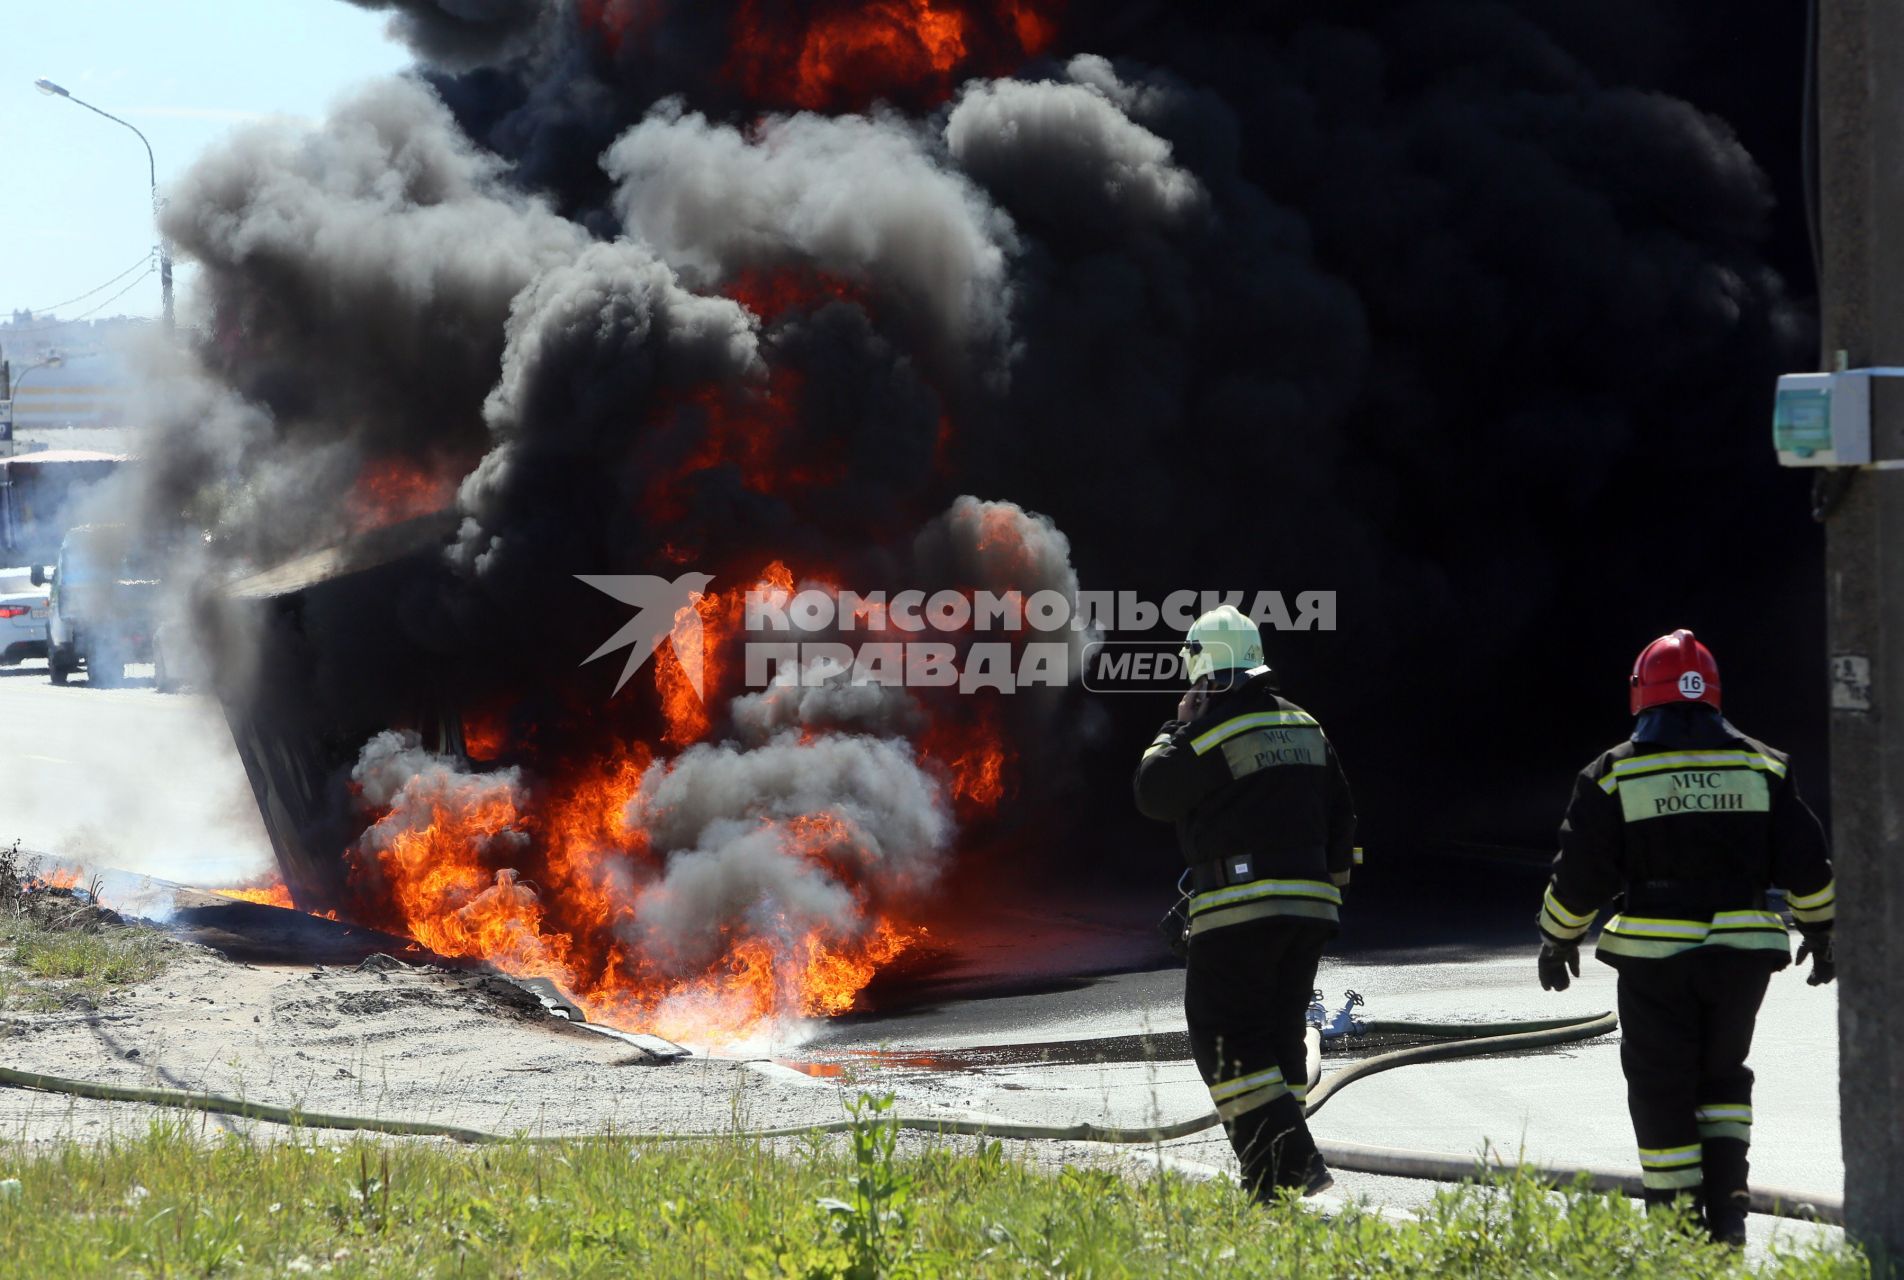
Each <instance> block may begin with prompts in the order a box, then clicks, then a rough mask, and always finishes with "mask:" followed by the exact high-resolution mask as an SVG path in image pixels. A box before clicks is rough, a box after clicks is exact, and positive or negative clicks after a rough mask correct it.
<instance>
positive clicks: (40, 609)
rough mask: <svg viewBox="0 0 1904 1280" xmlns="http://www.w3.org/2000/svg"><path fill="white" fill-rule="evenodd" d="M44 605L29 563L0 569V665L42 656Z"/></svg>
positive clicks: (42, 592) (44, 597) (44, 591)
mask: <svg viewBox="0 0 1904 1280" xmlns="http://www.w3.org/2000/svg"><path fill="white" fill-rule="evenodd" d="M46 605H47V588H45V587H36V586H34V585H33V570H32V568H31V567H30V566H22V567H20V568H18V569H0V665H4V666H11V665H13V664H14V663H16V662H19V661H21V660H22V659H24V658H44V657H45V656H46Z"/></svg>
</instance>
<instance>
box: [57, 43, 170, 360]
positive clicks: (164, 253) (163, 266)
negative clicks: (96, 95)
mask: <svg viewBox="0 0 1904 1280" xmlns="http://www.w3.org/2000/svg"><path fill="white" fill-rule="evenodd" d="M33 87H34V88H36V89H38V90H39V91H40V92H41V93H44V94H47V95H49V96H52V97H55V98H64V99H66V100H67V101H68V102H72V103H76V104H77V105H79V106H82V107H84V108H86V110H88V111H90V112H92V113H93V114H94V115H97V116H104V117H106V119H108V120H110V121H112V122H113V123H114V124H122V125H125V127H126V128H128V129H131V130H132V131H133V132H134V133H135V134H138V136H139V141H140V142H143V143H145V164H146V171H147V173H148V175H149V176H150V177H151V180H152V222H153V225H154V226H155V227H156V226H157V225H158V221H159V166H158V162H157V161H156V160H154V159H153V158H152V144H151V142H149V141H147V139H146V136H145V135H144V134H143V133H139V129H138V126H136V125H134V124H132V123H130V122H129V121H125V120H121V119H120V118H119V117H118V116H116V115H114V114H112V112H110V111H101V110H100V109H99V108H98V107H95V106H94V105H93V104H92V103H90V102H87V101H86V100H85V99H84V98H75V97H74V96H73V95H72V94H71V93H68V92H67V91H66V90H65V89H63V88H61V87H60V86H59V85H56V84H54V83H53V82H52V81H51V80H48V79H46V78H45V77H44V76H42V77H41V78H40V79H38V80H35V81H34V82H33ZM159 295H160V297H161V298H162V299H163V304H164V307H165V327H166V328H167V329H170V328H171V327H172V250H171V249H170V248H169V247H168V246H167V245H166V243H165V232H164V231H163V230H160V231H159Z"/></svg>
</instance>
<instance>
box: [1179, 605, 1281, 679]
mask: <svg viewBox="0 0 1904 1280" xmlns="http://www.w3.org/2000/svg"><path fill="white" fill-rule="evenodd" d="M1178 654H1179V656H1180V657H1182V658H1183V664H1184V668H1185V671H1186V673H1187V674H1188V676H1189V678H1190V683H1191V684H1195V683H1196V682H1197V681H1199V680H1201V679H1203V677H1205V676H1207V675H1210V674H1212V673H1214V672H1218V671H1227V670H1229V669H1231V668H1236V669H1240V670H1245V671H1247V670H1249V669H1250V668H1251V667H1260V666H1262V665H1263V633H1262V632H1261V631H1259V630H1258V629H1257V627H1256V624H1255V623H1254V622H1252V621H1250V620H1249V618H1248V617H1247V616H1246V615H1245V614H1244V613H1243V611H1242V610H1241V609H1238V608H1237V607H1236V606H1235V605H1233V604H1226V605H1221V606H1219V607H1217V608H1215V609H1212V610H1210V612H1208V613H1206V614H1204V615H1203V616H1202V617H1201V618H1198V619H1197V620H1196V621H1195V622H1194V623H1192V624H1191V626H1190V634H1189V635H1187V636H1185V637H1184V639H1183V648H1182V649H1180V650H1178Z"/></svg>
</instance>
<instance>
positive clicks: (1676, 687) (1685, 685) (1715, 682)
mask: <svg viewBox="0 0 1904 1280" xmlns="http://www.w3.org/2000/svg"><path fill="white" fill-rule="evenodd" d="M1628 684H1629V685H1630V689H1629V693H1630V695H1631V696H1630V698H1629V701H1630V702H1631V704H1632V707H1633V714H1634V715H1638V714H1639V713H1640V712H1642V711H1644V710H1646V709H1647V708H1648V707H1658V706H1665V705H1669V704H1671V703H1675V702H1703V703H1705V704H1706V705H1707V706H1710V707H1715V708H1716V707H1717V706H1718V705H1719V664H1718V663H1717V662H1714V661H1713V660H1712V650H1710V649H1708V648H1706V646H1704V645H1703V644H1700V643H1699V641H1698V639H1697V637H1695V636H1694V635H1693V633H1692V632H1690V631H1688V630H1686V629H1685V628H1684V627H1681V628H1680V629H1679V630H1677V631H1675V632H1673V633H1672V634H1671V635H1669V636H1661V637H1660V638H1659V639H1657V640H1655V641H1653V643H1651V644H1649V645H1647V646H1646V647H1645V648H1644V649H1641V650H1640V656H1639V657H1637V658H1635V659H1634V660H1633V676H1632V678H1631V680H1629V681H1628Z"/></svg>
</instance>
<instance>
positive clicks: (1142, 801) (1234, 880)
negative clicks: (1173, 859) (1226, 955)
mask: <svg viewBox="0 0 1904 1280" xmlns="http://www.w3.org/2000/svg"><path fill="white" fill-rule="evenodd" d="M1136 789H1137V808H1138V810H1139V811H1140V812H1142V813H1143V814H1144V815H1145V816H1146V817H1150V818H1156V819H1158V820H1160V821H1164V822H1173V823H1175V824H1176V827H1177V840H1178V843H1179V845H1180V847H1181V848H1182V851H1183V857H1184V861H1186V862H1187V863H1189V864H1190V869H1191V872H1190V873H1191V877H1192V879H1191V886H1192V894H1191V899H1190V904H1189V907H1188V915H1189V917H1190V934H1191V936H1192V937H1195V936H1196V935H1198V934H1200V933H1204V932H1207V931H1208V930H1210V929H1215V928H1221V927H1223V926H1225V925H1231V924H1240V923H1242V922H1244V921H1246V920H1260V919H1264V918H1266V917H1270V916H1306V917H1310V918H1313V919H1320V920H1327V921H1330V922H1334V921H1336V920H1337V919H1338V912H1337V908H1338V907H1340V906H1341V903H1342V886H1344V885H1346V884H1347V883H1348V882H1349V873H1350V868H1351V867H1352V866H1353V865H1354V862H1355V858H1356V853H1355V847H1354V846H1355V804H1354V801H1353V799H1352V798H1351V796H1350V794H1349V784H1348V779H1347V778H1346V777H1344V776H1343V773H1342V765H1341V762H1340V761H1339V760H1338V759H1337V758H1336V754H1335V749H1334V748H1333V747H1332V746H1330V744H1329V740H1328V738H1327V737H1325V736H1324V735H1323V732H1322V726H1321V725H1319V724H1318V723H1316V720H1315V717H1313V716H1311V715H1310V714H1309V713H1308V712H1306V711H1304V710H1303V709H1302V708H1301V707H1299V706H1297V705H1296V704H1295V703H1293V702H1290V701H1288V700H1287V699H1284V698H1281V697H1278V696H1277V694H1276V690H1275V684H1274V677H1273V675H1272V674H1271V673H1270V672H1269V671H1268V670H1267V668H1258V669H1257V670H1256V671H1254V672H1251V673H1250V674H1249V676H1248V678H1247V679H1245V680H1244V681H1242V682H1241V683H1239V684H1237V685H1235V686H1233V687H1232V688H1230V689H1229V690H1227V691H1225V692H1222V693H1219V694H1217V695H1215V696H1214V697H1213V698H1212V699H1211V701H1210V703H1209V705H1208V706H1207V707H1206V708H1205V709H1204V712H1203V714H1202V715H1200V716H1198V717H1197V718H1196V719H1195V720H1192V721H1189V722H1185V721H1181V720H1172V721H1169V722H1168V723H1166V724H1165V725H1164V727H1163V728H1162V729H1161V730H1159V731H1158V733H1157V737H1156V739H1155V740H1154V741H1152V742H1151V744H1150V746H1149V748H1148V749H1146V750H1145V752H1144V758H1143V760H1142V761H1141V762H1140V763H1139V764H1138V766H1137V778H1136Z"/></svg>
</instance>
